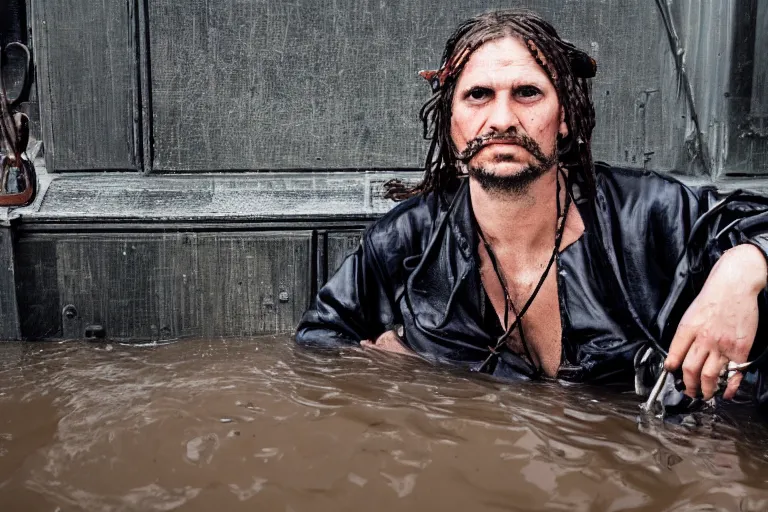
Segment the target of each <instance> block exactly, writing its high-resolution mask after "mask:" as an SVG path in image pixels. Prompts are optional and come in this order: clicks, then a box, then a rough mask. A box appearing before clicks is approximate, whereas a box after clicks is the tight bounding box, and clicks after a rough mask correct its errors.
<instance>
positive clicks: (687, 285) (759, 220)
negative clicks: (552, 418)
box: [296, 10, 768, 405]
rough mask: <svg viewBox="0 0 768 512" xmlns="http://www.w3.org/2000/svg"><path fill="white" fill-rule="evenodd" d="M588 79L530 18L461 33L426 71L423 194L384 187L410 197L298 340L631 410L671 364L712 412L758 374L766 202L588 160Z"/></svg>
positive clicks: (547, 28) (586, 61) (333, 283)
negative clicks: (545, 380) (527, 384)
mask: <svg viewBox="0 0 768 512" xmlns="http://www.w3.org/2000/svg"><path fill="white" fill-rule="evenodd" d="M595 71H596V63H595V61H594V60H592V59H591V58H590V57H589V56H588V55H587V54H586V53H584V52H583V51H581V50H579V49H577V48H576V47H574V46H573V45H571V44H570V43H568V42H566V41H564V40H562V39H561V38H560V37H559V36H558V35H557V33H556V31H555V30H554V28H553V27H552V26H551V25H550V24H548V23H547V22H546V21H544V20H543V19H541V18H540V17H538V16H537V15H535V14H533V13H530V12H527V11H519V10H504V11H495V12H491V13H487V14H483V15H480V16H477V17H474V18H471V19H470V20H468V21H466V22H465V23H463V24H462V25H460V26H459V27H458V29H457V30H456V32H455V33H454V34H453V35H452V36H451V38H450V39H449V40H448V42H447V44H446V48H445V52H444V54H443V61H442V66H441V67H440V69H438V70H436V71H430V72H422V76H424V77H425V78H427V80H429V81H430V84H431V85H432V89H433V95H432V97H431V98H430V99H429V101H428V102H427V103H426V104H425V105H424V107H423V109H422V111H421V118H422V120H423V122H424V125H425V133H426V134H427V135H428V136H430V137H431V140H432V143H431V146H430V150H429V153H428V156H427V160H426V166H425V174H424V178H423V180H422V181H421V183H419V184H418V185H417V186H415V187H413V188H410V189H409V188H407V187H404V186H403V185H402V184H401V183H397V182H394V183H390V184H389V189H388V194H389V197H392V198H395V199H407V200H405V201H404V202H402V203H401V204H399V205H398V206H397V207H395V208H394V209H393V210H392V211H390V212H389V213H388V214H387V215H385V216H384V217H383V218H382V219H380V220H379V221H378V222H376V223H375V224H374V225H373V226H371V227H370V228H369V229H368V230H367V231H366V233H365V235H364V237H363V239H362V241H361V245H360V248H359V249H358V250H357V252H355V253H354V254H352V255H351V256H349V257H348V258H347V260H346V261H345V262H344V264H343V265H342V266H341V268H340V269H339V270H338V271H337V273H336V274H335V275H334V276H333V277H332V278H331V279H330V280H329V282H328V283H327V284H326V285H325V286H324V287H323V288H322V289H321V290H320V292H319V293H318V295H317V298H316V299H315V301H314V303H313V305H312V306H311V307H310V309H309V310H308V311H307V312H306V313H305V315H304V317H303V319H302V321H301V323H300V325H299V327H298V330H297V333H296V341H297V342H298V343H300V344H305V345H319V346H338V345H356V344H360V345H362V346H363V347H368V348H371V349H381V350H388V351H392V352H397V353H415V354H417V355H419V356H422V357H424V358H427V359H433V360H437V361H443V362H449V363H452V364H455V365H460V366H464V367H466V368H468V369H471V370H475V371H480V372H485V373H490V374H493V375H495V376H497V377H500V378H506V379H520V378H536V377H542V376H546V377H556V378H559V379H565V380H571V381H579V382H591V383H599V384H618V385H622V384H623V385H634V386H635V388H636V390H637V391H638V392H640V393H647V392H648V390H649V388H650V386H651V385H652V384H653V382H654V381H655V379H657V378H658V376H659V375H660V374H661V371H662V364H663V365H664V367H665V368H666V369H667V370H671V371H673V372H674V374H675V375H676V377H677V386H678V388H682V385H683V384H684V387H685V394H686V395H688V396H689V397H692V398H693V397H696V396H700V397H703V398H704V399H709V398H711V397H712V396H713V395H714V393H715V392H716V391H717V390H718V387H719V386H720V385H721V384H723V381H724V380H725V379H724V377H725V378H727V388H726V389H725V393H724V397H725V398H727V399H730V398H733V397H734V396H735V395H736V392H737V390H738V389H739V385H740V383H741V381H742V378H743V376H744V373H746V372H747V371H749V372H751V373H752V375H758V376H759V374H760V373H762V372H759V371H757V370H759V369H760V367H761V366H763V360H764V359H765V358H764V357H761V355H762V354H763V353H764V352H765V349H766V346H768V339H767V338H766V337H765V336H762V335H760V336H757V337H756V335H757V334H758V330H761V331H762V330H763V329H765V328H766V327H768V321H766V319H765V318H763V320H762V321H759V320H760V316H761V315H760V309H762V308H763V305H764V304H763V303H764V302H765V293H764V290H765V288H766V278H767V276H768V266H767V265H766V254H768V237H767V236H765V235H764V233H768V214H764V212H766V211H768V201H766V200H765V199H764V198H762V197H759V196H754V195H750V194H746V193H737V194H735V195H731V196H728V197H726V198H721V197H719V196H718V194H717V193H716V191H715V190H714V189H712V188H703V189H699V190H693V189H690V188H688V187H686V186H684V185H683V184H681V183H679V182H678V181H676V180H674V179H672V178H670V177H667V176H661V175H658V174H655V173H652V172H642V171H636V170H629V169H620V168H612V167H610V166H608V165H606V164H602V163H594V162H593V160H592V154H591V148H590V142H591V136H592V130H593V128H594V124H595V114H594V106H593V103H592V100H591V97H590V78H592V77H593V76H594V74H595ZM755 359H756V360H755ZM748 361H751V362H752V364H750V365H748V366H746V367H745V366H744V365H738V363H746V362H748ZM729 370H730V371H729ZM750 380H751V381H753V384H756V385H755V386H753V388H754V389H756V390H757V393H758V394H757V396H756V398H757V399H758V401H761V402H766V404H767V405H768V391H766V392H764V390H765V389H768V386H766V385H764V384H763V380H762V379H761V378H758V379H757V380H756V381H755V380H754V379H750ZM670 381H671V382H674V381H675V379H670ZM672 391H674V390H672Z"/></svg>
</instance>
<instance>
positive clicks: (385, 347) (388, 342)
mask: <svg viewBox="0 0 768 512" xmlns="http://www.w3.org/2000/svg"><path fill="white" fill-rule="evenodd" d="M360 346H361V347H363V348H372V349H375V350H381V351H384V352H393V353H395V354H403V355H406V356H415V355H416V354H415V353H414V352H413V351H412V350H411V349H409V348H407V347H406V346H405V345H403V342H402V341H401V340H400V336H398V335H397V333H396V332H395V331H387V332H385V333H384V334H382V335H381V336H379V337H378V338H376V341H375V342H373V341H370V340H363V341H361V342H360Z"/></svg>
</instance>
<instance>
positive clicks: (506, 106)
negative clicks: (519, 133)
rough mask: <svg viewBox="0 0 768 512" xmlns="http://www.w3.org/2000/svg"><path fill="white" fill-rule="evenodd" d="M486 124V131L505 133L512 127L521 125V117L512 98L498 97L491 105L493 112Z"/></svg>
mask: <svg viewBox="0 0 768 512" xmlns="http://www.w3.org/2000/svg"><path fill="white" fill-rule="evenodd" d="M486 124H487V126H486V128H487V130H486V131H489V132H495V133H503V132H505V131H507V130H509V129H510V128H512V127H515V128H519V127H520V119H519V118H518V117H517V113H516V112H515V108H514V105H513V102H512V101H511V99H510V98H505V97H499V98H496V100H495V101H494V102H493V104H492V105H491V113H490V116H489V117H488V121H487V123H486Z"/></svg>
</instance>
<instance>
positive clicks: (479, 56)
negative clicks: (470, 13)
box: [460, 36, 548, 79]
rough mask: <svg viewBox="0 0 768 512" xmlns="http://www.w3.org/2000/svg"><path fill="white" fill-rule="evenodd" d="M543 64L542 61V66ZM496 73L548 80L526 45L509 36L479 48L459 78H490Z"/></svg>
mask: <svg viewBox="0 0 768 512" xmlns="http://www.w3.org/2000/svg"><path fill="white" fill-rule="evenodd" d="M534 48H535V47H534ZM540 59H541V57H540ZM544 63H545V61H543V59H542V64H544ZM498 73H514V74H517V73H519V74H525V75H529V76H539V77H541V78H545V79H547V78H548V76H547V73H546V72H545V71H544V69H543V68H542V67H541V66H540V65H539V63H538V62H536V59H534V57H533V55H532V54H531V50H529V49H528V47H527V46H526V43H524V42H523V41H522V40H521V39H520V38H517V37H511V36H509V37H504V38H500V39H494V40H492V41H488V42H486V43H483V44H482V45H481V46H479V47H478V48H477V49H476V50H475V51H474V52H472V55H470V57H469V59H468V60H467V63H466V65H465V66H464V69H463V71H462V73H461V77H464V78H465V79H466V78H473V77H477V78H481V77H492V76H494V75H496V74H498ZM461 77H460V78H461Z"/></svg>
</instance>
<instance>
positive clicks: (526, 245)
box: [469, 167, 563, 259]
mask: <svg viewBox="0 0 768 512" xmlns="http://www.w3.org/2000/svg"><path fill="white" fill-rule="evenodd" d="M557 179H558V173H557V167H552V169H550V170H549V171H547V172H546V173H545V174H544V175H543V176H541V177H540V178H539V179H537V180H536V181H535V182H533V183H531V185H530V186H529V187H528V189H527V190H525V191H522V192H519V193H514V192H501V191H494V190H491V191H488V190H485V189H483V188H482V187H481V186H480V183H478V182H477V181H476V180H475V179H474V178H472V177H470V178H469V180H470V181H469V193H470V197H471V200H472V209H473V210H474V213H475V218H476V219H477V223H478V225H479V226H480V229H482V231H483V235H484V236H485V238H486V240H487V241H488V243H490V244H491V246H492V247H493V249H494V251H497V250H503V251H504V252H514V253H519V254H520V256H521V258H522V259H525V258H524V257H523V255H524V254H530V255H535V254H536V253H539V252H540V251H547V250H549V251H551V250H552V248H553V244H554V242H555V229H556V223H557V198H556V190H557V184H556V180H557ZM561 185H562V183H561ZM560 199H561V206H562V200H563V197H562V196H561V198H560Z"/></svg>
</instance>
